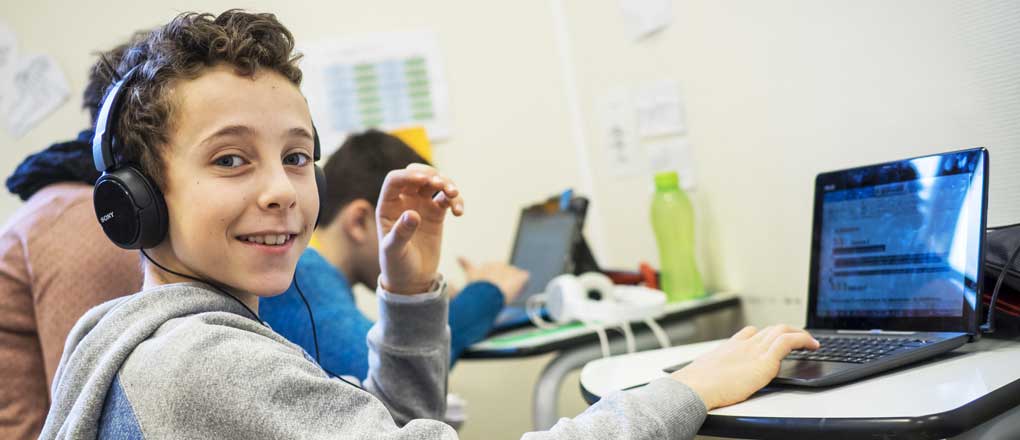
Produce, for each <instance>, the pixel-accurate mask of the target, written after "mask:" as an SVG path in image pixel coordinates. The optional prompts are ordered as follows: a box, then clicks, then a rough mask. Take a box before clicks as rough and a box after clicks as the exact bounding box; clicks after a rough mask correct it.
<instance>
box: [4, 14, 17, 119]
mask: <svg viewBox="0 0 1020 440" xmlns="http://www.w3.org/2000/svg"><path fill="white" fill-rule="evenodd" d="M17 58H18V37H17V35H14V31H12V30H11V28H10V27H8V26H7V25H6V24H4V23H3V22H0V109H3V106H2V103H3V102H4V99H5V98H7V97H9V96H10V94H11V76H12V73H13V72H14V60H16V59H17Z"/></svg>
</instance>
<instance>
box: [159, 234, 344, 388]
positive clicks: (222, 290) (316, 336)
mask: <svg viewBox="0 0 1020 440" xmlns="http://www.w3.org/2000/svg"><path fill="white" fill-rule="evenodd" d="M141 251H142V255H144V256H145V259H146V260H149V262H151V263H152V264H155V265H156V267H158V268H160V269H162V270H163V271H164V272H168V273H171V274H174V275H177V276H179V277H181V278H186V279H189V280H193V281H198V282H200V283H203V284H207V285H209V286H210V287H212V288H213V289H216V290H217V291H218V292H220V293H222V294H224V295H226V296H227V297H228V298H230V299H232V300H234V301H237V303H238V304H240V305H241V307H244V309H245V310H247V311H248V313H250V314H251V316H252V318H253V319H255V321H256V322H258V323H259V324H261V325H264V326H265V325H266V323H264V322H262V319H259V315H258V314H257V313H255V311H254V310H252V309H251V308H250V307H248V306H247V305H245V304H244V302H242V301H241V300H239V299H237V297H236V296H234V295H231V294H230V293H229V292H227V291H226V289H223V288H222V287H220V286H218V285H216V284H215V283H213V282H210V281H207V280H203V279H201V278H198V277H193V276H191V275H185V274H183V273H180V272H176V271H173V270H170V269H169V268H167V267H166V266H164V265H162V264H159V262H157V261H156V260H154V259H153V258H152V257H150V256H149V254H148V253H146V252H145V249H142V250H141ZM294 275H295V278H294V287H297V291H298V295H301V301H303V302H304V303H305V309H306V310H308V320H309V321H311V322H312V341H313V342H314V344H315V363H317V364H319V368H321V369H322V371H325V372H326V373H327V374H329V375H331V376H333V377H335V378H337V379H340V380H342V381H344V383H346V384H348V385H350V386H353V387H355V388H358V389H364V388H362V387H361V385H358V384H355V383H353V382H351V381H349V380H347V379H344V378H343V377H342V376H340V375H339V374H336V373H334V372H332V371H329V370H327V369H326V367H324V366H322V363H321V362H322V361H320V360H319V337H318V335H316V334H315V316H313V315H312V307H311V306H310V305H309V304H308V300H307V299H305V293H304V292H302V291H301V285H300V284H298V281H297V276H296V275H297V273H296V272H295V274H294ZM267 327H268V326H267ZM270 330H271V329H270Z"/></svg>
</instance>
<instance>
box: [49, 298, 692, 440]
mask: <svg viewBox="0 0 1020 440" xmlns="http://www.w3.org/2000/svg"><path fill="white" fill-rule="evenodd" d="M398 299H399V298H392V297H390V296H388V295H380V297H379V301H380V314H379V321H378V322H376V324H375V325H374V326H373V327H372V330H371V331H370V332H369V335H368V344H369V348H370V355H369V356H370V359H369V375H368V379H367V380H366V381H365V384H364V389H360V388H357V387H355V386H353V385H350V384H347V383H344V382H342V381H340V380H338V379H333V378H330V377H329V376H328V375H327V374H326V373H325V372H323V371H322V369H321V368H319V367H318V365H317V364H316V363H315V362H314V360H312V359H311V358H310V356H309V355H308V354H307V353H305V352H304V350H302V349H301V348H300V347H299V346H297V345H294V344H292V343H290V342H289V341H287V340H286V339H284V338H283V337H282V336H280V335H277V334H276V333H274V332H273V331H272V330H271V329H269V328H268V327H266V326H265V325H263V324H262V323H260V322H258V321H255V320H254V319H253V318H252V317H251V316H250V315H249V314H248V312H247V311H245V310H244V309H243V308H242V307H241V305H240V304H238V303H237V302H235V301H234V300H232V299H230V298H227V297H225V296H224V295H223V294H220V293H218V292H215V291H213V290H210V289H209V288H208V287H206V286H204V285H202V284H192V283H185V284H172V285H167V286H162V287H159V288H155V289H150V290H146V291H143V292H139V293H137V294H134V295H131V296H128V297H123V298H118V299H115V300H112V301H110V302H107V303H104V304H102V305H100V306H97V307H96V308H94V309H92V310H91V311H89V312H88V313H87V314H86V315H85V316H83V317H82V318H81V320H79V321H78V323H77V325H75V327H74V329H73V330H72V331H71V334H70V335H69V336H68V339H67V343H66V347H65V350H64V355H63V358H62V359H61V361H60V366H59V367H58V369H57V374H56V377H55V379H54V382H53V390H52V391H53V404H52V406H51V407H50V412H49V416H48V417H47V419H46V425H45V427H44V428H43V432H42V435H41V437H40V438H44V439H50V438H76V439H77V438H97V437H98V438H222V439H234V438H236V439H249V438H414V439H432V438H435V439H440V438H441V439H454V438H456V435H457V434H456V432H455V431H454V430H453V429H452V428H450V427H449V426H447V425H446V424H444V423H442V422H439V421H436V420H430V419H439V418H440V417H441V416H442V414H443V413H444V411H445V396H446V374H447V368H448V359H449V341H450V336H449V330H448V329H447V326H446V322H447V319H446V313H447V299H446V297H445V295H439V296H437V297H435V298H434V299H428V300H425V301H416V302H406V301H399V300H398ZM704 417H705V407H704V404H702V402H701V401H700V400H699V399H698V397H697V395H695V394H694V393H693V392H692V391H691V390H690V389H689V388H688V387H686V386H684V385H682V384H680V383H679V382H676V381H673V380H670V379H664V380H658V381H655V382H652V383H651V384H649V385H648V386H646V387H643V388H640V389H637V390H632V391H628V392H620V393H616V394H613V395H610V396H607V397H606V398H604V399H602V401H601V402H599V403H598V404H596V405H594V406H592V407H591V408H589V409H588V410H587V411H585V413H583V414H581V415H580V416H578V417H576V418H574V419H573V420H570V419H562V420H560V422H559V423H558V424H557V425H556V426H555V427H553V429H552V430H551V431H549V432H544V433H533V434H529V435H526V436H525V437H526V438H550V439H552V438H556V439H560V438H564V439H566V438H571V439H573V438H576V439H581V438H584V439H601V438H605V439H610V438H612V439H628V438H633V439H643V438H649V439H651V438H692V437H693V436H694V433H695V432H696V431H697V429H698V427H700V425H701V423H702V422H703V421H704Z"/></svg>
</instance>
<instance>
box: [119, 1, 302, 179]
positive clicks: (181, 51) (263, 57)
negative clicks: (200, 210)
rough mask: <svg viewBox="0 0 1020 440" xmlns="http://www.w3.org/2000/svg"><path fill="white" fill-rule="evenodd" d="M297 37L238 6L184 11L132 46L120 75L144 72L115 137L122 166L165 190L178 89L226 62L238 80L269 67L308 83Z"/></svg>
mask: <svg viewBox="0 0 1020 440" xmlns="http://www.w3.org/2000/svg"><path fill="white" fill-rule="evenodd" d="M293 50H294V36H293V35H292V34H291V32H290V31H289V30H288V29H287V28H286V27H284V26H283V25H282V24H281V23H280V22H279V21H278V20H277V19H276V16H275V15H273V14H265V13H261V14H260V13H246V12H244V11H241V10H237V9H232V10H228V11H226V12H224V13H222V14H220V15H218V16H217V15H213V14H208V13H205V14H199V13H194V12H191V13H185V14H181V15H179V16H177V17H176V18H174V19H173V20H172V21H171V22H170V23H168V24H167V25H166V26H163V27H160V28H157V29H156V30H153V31H152V32H151V33H149V34H148V36H147V37H146V38H145V39H143V40H141V41H139V42H137V43H136V44H133V45H132V46H131V47H129V48H128V49H127V50H126V51H125V52H124V56H123V58H122V59H121V60H120V64H119V65H118V66H117V77H119V76H122V75H124V74H126V73H127V72H128V71H129V70H131V69H132V68H135V67H137V70H138V71H137V72H135V73H134V79H133V80H132V81H131V83H130V84H129V85H128V86H127V89H126V90H125V91H124V92H122V93H126V96H125V100H124V103H123V104H122V105H123V107H122V108H121V111H120V114H121V117H120V118H119V119H118V121H117V126H116V128H115V133H116V134H117V137H118V139H119V141H120V145H122V147H121V149H120V150H119V151H116V152H115V154H117V160H118V161H119V162H127V163H134V164H138V165H139V166H140V167H141V169H142V171H144V172H145V173H146V174H147V175H148V176H149V178H150V179H152V180H153V181H154V182H155V183H156V184H157V185H159V186H160V187H161V188H162V187H163V186H164V184H165V181H164V175H163V172H164V169H165V167H164V165H165V164H164V161H163V157H162V153H164V152H165V151H164V150H165V149H166V147H167V143H168V142H169V134H170V130H171V128H172V127H173V115H174V104H175V103H174V100H173V99H172V97H171V93H170V92H171V90H172V88H173V84H174V82H175V81H176V80H179V79H194V78H197V77H198V76H199V75H200V74H201V73H202V72H204V71H205V69H207V68H209V67H210V66H213V65H215V64H219V63H226V64H229V65H231V66H233V68H234V69H235V71H236V72H237V73H238V74H239V75H244V76H249V77H253V76H254V75H255V73H256V71H258V70H260V69H266V70H271V71H275V72H277V73H280V74H281V75H283V76H284V77H285V78H287V79H288V80H289V81H290V82H292V83H293V84H294V85H297V86H300V85H301V69H300V68H298V65H297V61H298V59H300V57H301V56H300V55H292V53H293Z"/></svg>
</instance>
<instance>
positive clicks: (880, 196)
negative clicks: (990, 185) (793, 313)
mask: <svg viewBox="0 0 1020 440" xmlns="http://www.w3.org/2000/svg"><path fill="white" fill-rule="evenodd" d="M981 166H982V165H981V162H980V160H973V159H971V160H969V161H968V160H967V159H966V158H964V159H959V158H956V157H955V156H948V157H947V156H930V157H924V158H919V159H914V160H911V161H905V162H902V163H900V168H899V169H895V167H892V168H893V169H892V170H890V172H891V173H895V174H897V175H898V176H899V177H898V178H883V176H882V173H883V171H875V170H871V172H872V176H871V177H872V178H875V176H876V175H877V176H878V177H877V179H874V180H877V181H878V182H889V181H890V180H893V181H892V182H889V183H878V184H874V185H868V184H866V183H867V182H864V183H861V182H858V184H854V182H853V180H854V179H853V177H850V178H849V179H847V183H846V184H845V185H842V184H832V185H826V186H825V188H823V191H825V192H824V195H823V196H822V201H823V205H822V226H821V231H820V233H821V240H820V249H818V251H819V252H820V253H819V259H818V261H819V267H818V269H819V273H818V274H819V277H818V286H817V287H818V303H817V308H816V312H817V314H818V315H819V316H822V317H833V318H835V317H876V318H893V317H919V318H920V317H959V316H962V314H963V307H964V301H966V302H967V303H969V304H970V306H971V307H973V305H974V301H975V294H974V284H975V280H976V279H977V271H978V269H979V267H980V255H979V246H978V245H977V244H978V242H979V234H982V233H983V232H984V231H982V230H981V229H982V228H981V226H980V225H981V215H982V213H981V207H982V203H983V194H982V188H983V183H982V179H983V178H984V176H983V173H981V172H977V173H975V171H979V170H981ZM904 168H906V171H904ZM851 172H852V171H851ZM903 176H908V177H906V179H909V180H903ZM863 180H867V179H863Z"/></svg>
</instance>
